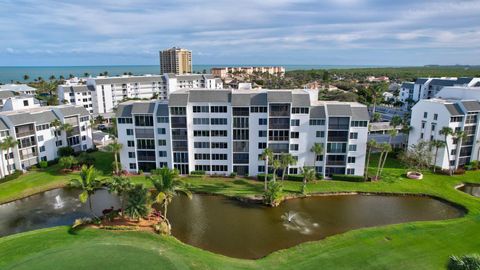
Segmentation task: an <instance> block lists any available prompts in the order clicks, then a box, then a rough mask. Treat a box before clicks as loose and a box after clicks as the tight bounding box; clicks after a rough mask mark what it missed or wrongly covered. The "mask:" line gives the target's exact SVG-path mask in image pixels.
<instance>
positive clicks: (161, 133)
mask: <svg viewBox="0 0 480 270" xmlns="http://www.w3.org/2000/svg"><path fill="white" fill-rule="evenodd" d="M157 133H158V134H159V135H165V134H166V133H167V130H166V129H165V128H157Z"/></svg>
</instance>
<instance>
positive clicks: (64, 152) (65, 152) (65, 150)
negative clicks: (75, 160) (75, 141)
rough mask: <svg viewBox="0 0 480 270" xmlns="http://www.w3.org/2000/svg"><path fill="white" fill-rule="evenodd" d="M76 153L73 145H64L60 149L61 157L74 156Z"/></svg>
mask: <svg viewBox="0 0 480 270" xmlns="http://www.w3.org/2000/svg"><path fill="white" fill-rule="evenodd" d="M74 153H75V151H74V150H73V148H72V147H71V146H64V147H60V148H59V149H58V155H59V156H60V157H68V156H72V155H73V154H74Z"/></svg>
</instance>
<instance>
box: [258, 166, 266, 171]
mask: <svg viewBox="0 0 480 270" xmlns="http://www.w3.org/2000/svg"><path fill="white" fill-rule="evenodd" d="M257 170H258V172H265V166H258V168H257Z"/></svg>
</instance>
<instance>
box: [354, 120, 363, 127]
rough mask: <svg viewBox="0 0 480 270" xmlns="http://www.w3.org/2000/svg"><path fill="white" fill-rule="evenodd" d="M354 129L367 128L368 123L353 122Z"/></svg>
mask: <svg viewBox="0 0 480 270" xmlns="http://www.w3.org/2000/svg"><path fill="white" fill-rule="evenodd" d="M352 127H367V121H352Z"/></svg>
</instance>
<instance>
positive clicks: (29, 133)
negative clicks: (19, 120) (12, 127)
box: [15, 130, 35, 138]
mask: <svg viewBox="0 0 480 270" xmlns="http://www.w3.org/2000/svg"><path fill="white" fill-rule="evenodd" d="M15 135H16V136H17V138H20V137H26V136H31V135H35V131H34V130H29V131H24V132H18V133H16V134H15Z"/></svg>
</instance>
